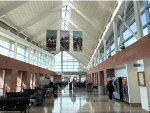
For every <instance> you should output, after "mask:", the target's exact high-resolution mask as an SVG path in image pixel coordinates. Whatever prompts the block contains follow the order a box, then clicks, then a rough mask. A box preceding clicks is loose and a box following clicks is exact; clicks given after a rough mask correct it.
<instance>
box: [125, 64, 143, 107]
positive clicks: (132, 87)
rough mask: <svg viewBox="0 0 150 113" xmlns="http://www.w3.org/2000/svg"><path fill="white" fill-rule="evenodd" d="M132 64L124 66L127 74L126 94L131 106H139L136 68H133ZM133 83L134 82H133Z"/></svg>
mask: <svg viewBox="0 0 150 113" xmlns="http://www.w3.org/2000/svg"><path fill="white" fill-rule="evenodd" d="M133 64H134V63H133V62H132V63H129V64H127V65H126V69H127V73H128V79H127V80H128V93H129V103H130V105H131V106H141V100H140V88H139V86H138V78H137V68H136V67H133ZM133 81H134V82H133Z"/></svg>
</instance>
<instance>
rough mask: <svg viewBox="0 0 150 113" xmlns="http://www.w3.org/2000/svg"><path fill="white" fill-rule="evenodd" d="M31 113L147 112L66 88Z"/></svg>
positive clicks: (82, 90)
mask: <svg viewBox="0 0 150 113" xmlns="http://www.w3.org/2000/svg"><path fill="white" fill-rule="evenodd" d="M0 113H6V112H0ZM9 113H10V112H9ZM13 113H14V112H13ZM15 113H17V112H15ZM30 113H145V111H144V110H142V109H141V108H140V107H130V105H128V104H126V103H124V102H118V101H116V100H112V101H109V99H108V97H107V96H102V95H98V92H96V91H93V92H86V91H85V89H84V88H83V89H76V91H69V90H68V87H66V88H65V89H63V90H62V92H61V93H60V94H59V96H58V97H57V98H47V99H46V101H45V103H44V104H43V105H42V106H33V107H31V108H30Z"/></svg>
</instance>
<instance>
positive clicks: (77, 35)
mask: <svg viewBox="0 0 150 113" xmlns="http://www.w3.org/2000/svg"><path fill="white" fill-rule="evenodd" d="M73 50H74V51H81V50H82V32H81V31H73Z"/></svg>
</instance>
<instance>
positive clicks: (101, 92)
mask: <svg viewBox="0 0 150 113" xmlns="http://www.w3.org/2000/svg"><path fill="white" fill-rule="evenodd" d="M98 94H100V95H105V86H98Z"/></svg>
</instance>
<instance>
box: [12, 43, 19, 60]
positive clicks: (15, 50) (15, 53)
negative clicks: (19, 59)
mask: <svg viewBox="0 0 150 113" xmlns="http://www.w3.org/2000/svg"><path fill="white" fill-rule="evenodd" d="M17 45H18V42H17V41H15V47H14V56H13V58H14V59H16V56H17Z"/></svg>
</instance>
